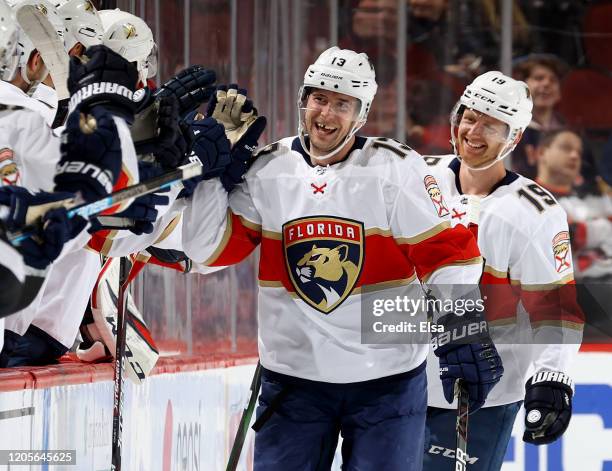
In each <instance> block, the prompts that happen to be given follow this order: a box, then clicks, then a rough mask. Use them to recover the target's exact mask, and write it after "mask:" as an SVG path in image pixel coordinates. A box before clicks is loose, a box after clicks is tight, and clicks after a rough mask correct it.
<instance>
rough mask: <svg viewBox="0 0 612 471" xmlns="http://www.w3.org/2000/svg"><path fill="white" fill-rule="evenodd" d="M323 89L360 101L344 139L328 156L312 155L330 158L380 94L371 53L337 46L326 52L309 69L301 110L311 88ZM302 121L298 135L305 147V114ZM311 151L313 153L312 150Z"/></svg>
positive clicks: (302, 88)
mask: <svg viewBox="0 0 612 471" xmlns="http://www.w3.org/2000/svg"><path fill="white" fill-rule="evenodd" d="M313 88H319V89H323V90H329V91H332V92H337V93H342V94H344V95H348V96H351V97H354V98H357V100H359V113H358V115H357V117H356V119H355V122H354V124H353V126H352V128H351V129H350V131H349V133H348V134H347V136H346V138H345V139H344V141H343V142H342V143H341V144H340V145H339V146H338V147H336V149H334V150H333V151H332V152H331V153H329V154H327V155H324V156H312V155H311V157H312V158H314V159H316V160H326V159H328V158H330V157H332V156H333V155H335V154H336V153H337V152H338V151H340V149H342V148H343V147H344V145H345V144H346V143H347V142H348V141H349V140H350V139H351V137H352V136H353V135H354V134H355V133H356V132H357V131H358V130H359V129H360V128H361V127H362V126H363V125H364V124H365V123H366V120H367V117H368V113H369V112H370V108H371V107H372V101H373V100H374V96H375V95H376V90H377V89H378V85H377V84H376V73H375V72H374V66H373V65H372V63H371V62H370V59H369V58H368V56H367V54H365V53H357V52H355V51H351V50H350V49H340V48H339V47H337V46H333V47H330V48H329V49H327V50H325V51H323V52H322V53H321V55H320V56H319V57H318V58H317V60H316V61H315V63H314V64H312V65H310V66H309V67H308V69H306V73H305V74H304V84H303V85H302V87H301V88H300V91H299V93H298V112H299V111H300V110H302V109H303V108H304V107H305V104H306V100H307V98H308V95H309V94H310V91H311V89H313ZM298 114H299V115H300V117H299V121H298V134H299V137H300V141H301V142H302V147H303V148H304V150H305V151H306V152H309V151H308V148H307V146H306V145H305V136H306V129H305V122H304V119H303V117H302V114H301V113H298ZM309 154H310V153H309Z"/></svg>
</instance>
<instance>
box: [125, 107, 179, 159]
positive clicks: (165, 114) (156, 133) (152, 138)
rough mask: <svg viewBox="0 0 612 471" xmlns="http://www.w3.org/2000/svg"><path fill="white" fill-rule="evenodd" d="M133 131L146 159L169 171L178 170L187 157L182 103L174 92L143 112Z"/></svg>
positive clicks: (137, 151)
mask: <svg viewBox="0 0 612 471" xmlns="http://www.w3.org/2000/svg"><path fill="white" fill-rule="evenodd" d="M130 133H131V135H132V140H133V141H134V147H135V148H136V153H137V154H138V155H139V156H141V158H142V159H147V160H155V161H156V162H158V163H159V164H160V165H161V166H162V167H163V168H165V169H167V170H170V169H175V168H176V167H178V166H179V165H181V163H182V162H183V160H184V159H185V152H186V151H187V143H186V141H185V138H184V137H183V135H182V132H181V128H180V126H179V103H178V99H177V98H176V97H174V96H172V95H170V96H167V97H161V98H158V99H156V100H155V101H154V102H153V103H152V104H151V105H150V106H148V107H147V108H145V109H144V110H143V111H141V112H139V113H138V114H137V115H136V119H135V121H134V124H133V125H132V126H131V128H130ZM148 156H153V159H148Z"/></svg>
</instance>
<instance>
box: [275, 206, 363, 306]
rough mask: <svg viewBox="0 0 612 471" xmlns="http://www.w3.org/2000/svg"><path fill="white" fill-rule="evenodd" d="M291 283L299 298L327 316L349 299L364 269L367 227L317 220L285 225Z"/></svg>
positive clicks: (346, 221) (345, 221)
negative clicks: (365, 230) (365, 232)
mask: <svg viewBox="0 0 612 471" xmlns="http://www.w3.org/2000/svg"><path fill="white" fill-rule="evenodd" d="M283 246H284V250H285V262H286V264H287V272H288V273H289V279H290V280H291V283H292V285H293V287H294V288H295V291H296V293H297V295H298V296H299V297H300V298H301V299H302V300H303V301H305V302H306V303H308V304H309V305H310V306H312V307H314V308H315V309H316V310H318V311H320V312H322V313H323V314H329V313H330V312H332V311H333V310H334V309H336V308H337V307H338V306H339V305H340V304H342V302H343V301H344V300H345V299H346V298H347V297H348V295H349V294H350V293H351V291H352V290H353V288H354V287H355V285H356V284H357V280H358V279H359V275H360V274H361V269H362V266H363V255H364V229H363V223H361V222H358V221H353V220H351V219H343V218H337V217H327V216H315V217H309V218H302V219H296V220H293V221H290V222H288V223H286V224H284V225H283Z"/></svg>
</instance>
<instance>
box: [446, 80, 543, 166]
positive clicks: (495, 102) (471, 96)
mask: <svg viewBox="0 0 612 471" xmlns="http://www.w3.org/2000/svg"><path fill="white" fill-rule="evenodd" d="M466 108H469V109H472V110H475V111H478V112H480V113H483V114H486V115H487V116H491V117H493V118H495V119H498V120H499V121H501V122H503V123H505V124H507V125H508V134H507V136H506V140H505V143H504V146H503V147H502V149H501V151H500V152H499V154H498V155H497V157H496V159H495V160H494V161H493V162H491V164H490V165H488V166H486V167H482V168H481V169H482V170H484V169H486V168H489V167H491V166H492V165H493V164H495V162H497V161H498V160H502V159H503V158H504V157H506V156H507V155H508V154H509V153H510V152H512V151H513V150H514V148H515V147H516V144H517V143H518V141H519V138H520V135H521V134H522V133H523V131H525V129H527V126H529V123H530V122H531V110H532V108H533V102H532V100H531V93H530V92H529V87H528V86H527V84H526V83H525V82H521V81H520V80H515V79H513V78H512V77H508V76H507V75H504V74H502V73H501V72H499V71H496V70H493V71H489V72H486V73H484V74H482V75H479V76H478V77H476V78H475V79H474V81H473V82H472V83H471V84H470V85H468V86H467V87H466V88H465V91H464V92H463V94H462V95H461V98H459V101H458V102H457V104H456V105H455V107H454V108H453V111H452V112H451V117H450V122H451V141H452V144H453V148H454V150H455V154H457V156H458V157H459V158H461V156H459V152H458V149H457V143H456V135H455V134H456V128H457V127H458V126H459V122H460V121H461V116H462V115H463V112H464V111H465V109H466Z"/></svg>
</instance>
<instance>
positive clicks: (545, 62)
mask: <svg viewBox="0 0 612 471" xmlns="http://www.w3.org/2000/svg"><path fill="white" fill-rule="evenodd" d="M566 72H567V67H566V66H565V64H564V63H563V62H561V61H560V60H559V59H558V58H556V57H555V56H554V55H552V54H530V55H529V56H526V57H524V58H521V59H519V60H517V61H516V63H515V66H514V73H513V75H514V78H515V79H517V80H522V81H523V82H525V83H527V86H528V87H529V90H530V91H531V95H532V99H533V114H532V116H533V118H532V120H531V124H530V125H529V127H528V128H527V129H526V130H525V133H524V135H523V139H522V140H521V142H520V143H519V145H517V146H516V149H515V150H514V152H513V153H512V168H513V170H514V171H516V172H518V173H520V174H521V175H523V176H525V177H528V178H532V179H533V178H535V176H536V173H537V163H536V161H535V154H534V152H533V149H534V148H535V147H536V146H537V144H538V141H539V139H540V133H541V132H543V131H552V130H557V129H561V128H563V126H564V121H563V118H562V117H561V116H560V115H559V114H558V113H557V112H556V110H555V108H556V106H557V104H558V103H559V102H560V101H561V80H562V79H563V76H564V75H565V73H566Z"/></svg>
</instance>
